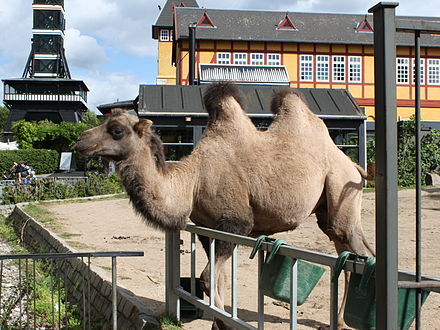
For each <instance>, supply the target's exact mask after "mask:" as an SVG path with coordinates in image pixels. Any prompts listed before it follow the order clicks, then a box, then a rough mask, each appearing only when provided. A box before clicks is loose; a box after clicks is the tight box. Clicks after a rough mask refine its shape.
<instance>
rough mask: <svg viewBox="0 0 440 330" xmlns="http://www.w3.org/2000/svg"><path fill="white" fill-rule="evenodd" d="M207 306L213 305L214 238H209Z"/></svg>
mask: <svg viewBox="0 0 440 330" xmlns="http://www.w3.org/2000/svg"><path fill="white" fill-rule="evenodd" d="M209 306H211V307H214V306H215V238H211V237H210V238H209Z"/></svg>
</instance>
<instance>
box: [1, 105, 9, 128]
mask: <svg viewBox="0 0 440 330" xmlns="http://www.w3.org/2000/svg"><path fill="white" fill-rule="evenodd" d="M8 116H9V109H8V108H7V107H6V106H4V105H2V106H0V131H3V130H4V129H5V124H6V120H8Z"/></svg>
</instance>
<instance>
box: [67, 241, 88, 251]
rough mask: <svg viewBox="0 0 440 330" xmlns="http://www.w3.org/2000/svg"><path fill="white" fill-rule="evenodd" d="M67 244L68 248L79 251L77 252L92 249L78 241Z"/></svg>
mask: <svg viewBox="0 0 440 330" xmlns="http://www.w3.org/2000/svg"><path fill="white" fill-rule="evenodd" d="M67 244H69V246H71V247H73V248H76V249H79V250H90V249H92V247H91V246H89V245H87V244H84V243H81V242H78V241H67Z"/></svg>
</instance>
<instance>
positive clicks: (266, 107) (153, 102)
mask: <svg viewBox="0 0 440 330" xmlns="http://www.w3.org/2000/svg"><path fill="white" fill-rule="evenodd" d="M237 86H238V87H239V89H240V90H241V92H242V93H243V94H244V96H245V99H246V101H247V112H248V113H249V115H250V116H252V115H267V116H270V115H271V112H270V102H271V99H272V96H273V94H274V93H275V92H276V91H278V90H279V89H281V88H286V87H277V86H250V85H237ZM206 88H207V86H206V85H204V86H182V85H178V86H171V85H169V86H158V85H140V87H139V104H138V112H139V115H148V114H155V115H161V114H163V115H164V116H166V115H170V116H171V115H182V116H184V115H188V116H191V115H197V114H204V115H206V110H205V107H204V105H203V94H204V91H205V89H206ZM295 90H297V91H299V92H300V93H301V94H303V96H304V98H305V100H306V102H307V104H308V106H309V107H310V109H311V110H312V111H313V112H314V113H315V114H317V115H318V116H340V117H344V116H350V117H359V119H361V118H363V117H364V116H365V114H364V112H363V111H362V110H361V109H360V108H359V106H358V105H357V103H356V101H355V100H354V99H353V97H352V96H351V94H350V93H349V92H348V91H347V90H345V89H321V88H319V89H313V88H296V89H295Z"/></svg>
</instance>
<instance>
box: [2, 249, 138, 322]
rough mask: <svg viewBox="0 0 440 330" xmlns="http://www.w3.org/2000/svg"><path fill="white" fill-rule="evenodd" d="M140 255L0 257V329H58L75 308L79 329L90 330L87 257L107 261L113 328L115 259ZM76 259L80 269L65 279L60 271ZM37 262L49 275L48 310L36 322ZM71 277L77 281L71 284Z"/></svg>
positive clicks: (90, 315)
mask: <svg viewBox="0 0 440 330" xmlns="http://www.w3.org/2000/svg"><path fill="white" fill-rule="evenodd" d="M143 255H144V253H143V252H131V251H128V252H127V251H123V252H119V251H118V252H84V253H45V254H13V255H0V296H1V299H0V327H8V326H12V327H19V328H20V329H21V328H29V327H30V328H34V329H35V328H37V327H38V326H40V325H41V324H40V323H44V326H51V327H53V328H61V327H64V326H67V325H68V324H69V321H70V320H69V315H70V313H71V312H72V311H73V310H74V306H76V307H77V311H78V312H79V314H80V315H81V321H80V322H81V326H82V328H83V329H90V328H91V322H92V320H93V319H94V316H93V315H92V314H91V303H92V299H93V297H92V296H91V289H90V287H91V281H90V265H91V258H111V263H112V285H111V288H112V291H111V297H109V299H110V300H111V301H112V325H113V329H117V322H118V320H117V312H118V311H117V294H116V293H117V291H116V289H117V267H116V262H117V258H121V257H140V256H143ZM78 258H79V259H81V261H82V267H77V268H76V269H74V271H73V273H72V274H70V276H68V274H66V273H65V272H63V269H64V267H65V265H66V264H65V263H66V262H68V260H70V259H78ZM84 259H86V261H85V262H84ZM37 261H44V262H45V263H44V265H45V267H46V268H47V269H48V271H49V273H50V274H49V276H50V284H49V285H50V291H51V298H50V301H51V307H50V314H49V315H46V319H45V320H44V319H38V318H39V316H40V315H38V314H39V312H38V310H37V307H36V306H37V304H36V297H37V295H38V293H37V290H38V288H39V285H41V279H40V278H39V277H40V276H39V275H38V270H37V267H36V262H37ZM69 277H70V278H69ZM73 277H76V278H77V280H76V281H73V280H72V278H73ZM79 278H81V281H80V280H79ZM78 283H83V284H84V285H79V284H78Z"/></svg>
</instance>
